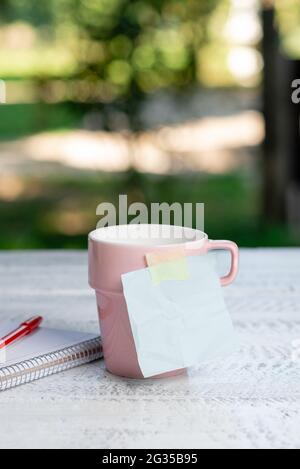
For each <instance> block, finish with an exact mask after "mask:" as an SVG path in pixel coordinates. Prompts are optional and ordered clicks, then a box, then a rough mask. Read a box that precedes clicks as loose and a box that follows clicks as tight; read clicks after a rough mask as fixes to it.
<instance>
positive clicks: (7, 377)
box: [0, 337, 102, 391]
mask: <svg viewBox="0 0 300 469" xmlns="http://www.w3.org/2000/svg"><path fill="white" fill-rule="evenodd" d="M100 358H102V346H101V339H100V337H98V338H95V339H91V340H88V341H86V342H84V343H81V344H78V345H74V346H71V347H66V348H64V349H61V350H58V351H57V352H54V353H48V354H44V355H40V356H38V357H36V358H32V359H30V360H24V361H22V362H20V363H17V364H14V365H9V366H4V367H3V368H0V391H4V390H6V389H10V388H13V387H15V386H19V385H21V384H25V383H29V382H32V381H35V380H37V379H40V378H44V377H46V376H50V375H53V374H55V373H60V372H61V371H65V370H69V369H71V368H75V367H77V366H80V365H84V364H86V363H89V362H92V361H95V360H98V359H100Z"/></svg>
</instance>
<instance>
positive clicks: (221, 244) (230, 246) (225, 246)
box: [205, 239, 239, 287]
mask: <svg viewBox="0 0 300 469" xmlns="http://www.w3.org/2000/svg"><path fill="white" fill-rule="evenodd" d="M221 249H222V250H226V251H229V252H230V254H231V266H230V271H229V273H228V274H227V275H225V277H221V278H220V281H221V285H222V286H223V287H225V286H226V285H229V284H230V283H232V282H233V281H234V279H235V278H236V276H237V274H238V269H239V248H238V247H237V245H236V244H235V243H234V242H233V241H213V240H210V239H209V240H208V241H207V243H206V245H205V250H206V252H208V251H214V250H221Z"/></svg>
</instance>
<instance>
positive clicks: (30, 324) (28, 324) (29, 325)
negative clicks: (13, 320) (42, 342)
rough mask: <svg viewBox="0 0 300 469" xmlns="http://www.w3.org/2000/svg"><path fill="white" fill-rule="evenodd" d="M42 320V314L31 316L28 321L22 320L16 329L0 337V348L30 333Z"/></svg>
mask: <svg viewBox="0 0 300 469" xmlns="http://www.w3.org/2000/svg"><path fill="white" fill-rule="evenodd" d="M42 320H43V318H42V316H34V317H33V318H30V319H28V321H25V322H22V324H20V326H19V327H18V328H17V329H15V330H14V331H12V332H10V333H9V334H7V335H6V336H4V337H2V338H1V339H0V349H2V348H4V347H6V346H7V345H10V344H12V343H13V342H15V341H16V340H19V339H21V338H22V337H25V336H26V335H28V334H31V332H33V331H35V329H37V328H38V327H39V325H40V324H41V322H42Z"/></svg>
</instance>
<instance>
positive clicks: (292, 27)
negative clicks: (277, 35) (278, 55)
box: [276, 0, 300, 59]
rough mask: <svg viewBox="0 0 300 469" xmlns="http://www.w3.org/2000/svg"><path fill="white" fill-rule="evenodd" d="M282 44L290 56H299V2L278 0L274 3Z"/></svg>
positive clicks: (296, 0)
mask: <svg viewBox="0 0 300 469" xmlns="http://www.w3.org/2000/svg"><path fill="white" fill-rule="evenodd" d="M276 8H277V16H278V24H279V28H280V31H281V36H282V46H283V49H284V50H285V52H286V53H287V54H288V55H289V56H291V57H292V58H298V59H299V58H300V2H299V0H280V1H277V3H276Z"/></svg>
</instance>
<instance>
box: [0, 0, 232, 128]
mask: <svg viewBox="0 0 300 469" xmlns="http://www.w3.org/2000/svg"><path fill="white" fill-rule="evenodd" d="M228 5H229V0H222V1H220V0H201V1H199V0H185V1H181V0H137V1H133V0H97V1H95V0H48V1H47V2H40V1H39V0H34V1H30V2H28V1H26V0H2V2H1V12H0V24H1V23H2V28H1V29H2V36H3V37H2V41H1V42H2V43H4V44H5V34H6V33H7V34H6V36H8V38H9V40H10V39H11V37H12V36H13V37H14V41H15V45H16V47H15V48H12V49H11V48H9V49H5V48H3V47H2V50H0V59H1V60H0V62H1V64H2V65H0V74H1V77H2V78H4V79H6V80H9V79H13V78H14V79H16V78H24V77H26V78H27V79H32V80H33V81H35V83H36V85H37V86H39V87H40V88H42V87H43V86H44V93H43V99H44V100H45V101H50V102H51V101H52V102H54V101H55V100H57V99H58V100H64V99H70V100H74V101H78V102H83V103H93V104H95V103H99V104H102V105H105V104H111V103H113V104H114V105H115V106H117V107H118V108H119V109H121V110H122V111H124V112H126V114H127V115H128V117H129V119H130V125H131V127H132V128H139V122H138V121H137V111H138V109H139V106H140V104H141V103H142V102H143V99H144V98H145V96H147V94H148V93H152V92H155V91H157V90H159V89H162V88H170V87H171V88H175V89H177V90H180V89H186V88H187V87H188V86H190V85H193V84H195V83H196V82H199V81H200V82H201V81H202V80H204V81H205V82H209V76H208V75H210V71H209V68H208V65H209V64H210V63H211V62H212V60H211V59H212V52H211V49H209V48H208V49H206V52H205V47H206V46H207V45H209V44H210V43H211V41H213V40H214V41H219V43H220V47H219V51H220V52H219V55H218V57H219V58H223V59H224V58H225V57H226V50H225V49H224V45H223V49H222V38H221V37H219V36H220V35H219V31H220V26H221V25H222V24H224V20H225V18H226V15H227V14H228ZM29 25H31V26H32V30H31V31H30V29H28V28H29ZM9 28H12V29H9ZM26 28H27V29H26ZM0 35H1V31H0ZM18 38H19V39H18ZM26 38H27V41H26ZM50 44H51V46H50ZM202 50H203V54H202V53H201V51H202ZM224 52H225V54H224ZM215 62H218V63H220V64H221V66H220V68H218V66H217V68H216V67H215V66H213V68H212V69H211V73H212V74H214V75H215V77H213V82H214V83H215V82H216V80H217V79H218V77H220V76H222V70H224V68H226V65H225V63H223V62H222V60H221V62H220V61H219V59H217V60H216V61H215ZM220 72H221V73H220ZM225 75H226V74H224V80H225V83H226V82H229V83H230V76H229V77H227V78H226V76H225ZM216 77H217V78H216ZM51 78H52V79H53V78H60V79H63V80H65V81H61V82H56V83H54V82H53V83H51V84H50V85H49V83H48V82H49V80H50V79H51Z"/></svg>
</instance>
